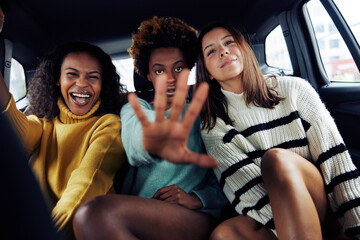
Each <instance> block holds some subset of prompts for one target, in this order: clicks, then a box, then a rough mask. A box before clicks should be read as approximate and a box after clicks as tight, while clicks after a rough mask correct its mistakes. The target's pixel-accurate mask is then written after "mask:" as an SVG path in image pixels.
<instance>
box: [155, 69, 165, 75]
mask: <svg viewBox="0 0 360 240" xmlns="http://www.w3.org/2000/svg"><path fill="white" fill-rule="evenodd" d="M162 73H164V70H162V69H157V70H155V74H156V75H159V74H162Z"/></svg>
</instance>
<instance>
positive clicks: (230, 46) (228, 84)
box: [202, 27, 244, 93]
mask: <svg viewBox="0 0 360 240" xmlns="http://www.w3.org/2000/svg"><path fill="white" fill-rule="evenodd" d="M202 52H203V56H204V62H205V67H206V69H207V70H208V72H209V73H210V78H211V79H213V78H215V79H216V81H218V82H219V84H220V85H221V87H222V88H223V89H225V90H227V91H232V92H237V93H240V92H242V83H241V73H242V71H243V68H244V65H243V57H242V54H241V50H240V48H239V46H238V44H237V43H236V42H235V40H234V37H233V36H232V35H231V34H230V33H229V31H227V30H226V29H224V28H221V27H218V28H215V29H213V30H211V31H209V32H208V33H206V34H205V36H204V38H203V39H202Z"/></svg>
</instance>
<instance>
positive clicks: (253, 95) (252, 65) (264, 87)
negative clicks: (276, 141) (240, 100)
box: [196, 23, 284, 131]
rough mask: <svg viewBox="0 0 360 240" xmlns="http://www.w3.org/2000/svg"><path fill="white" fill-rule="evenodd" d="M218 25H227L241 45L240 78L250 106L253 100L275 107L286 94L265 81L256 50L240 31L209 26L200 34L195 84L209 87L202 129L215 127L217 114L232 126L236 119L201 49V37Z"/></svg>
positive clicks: (258, 104) (201, 116)
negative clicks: (231, 114)
mask: <svg viewBox="0 0 360 240" xmlns="http://www.w3.org/2000/svg"><path fill="white" fill-rule="evenodd" d="M215 28H224V29H225V30H227V31H228V32H229V33H230V34H231V35H232V37H233V38H234V40H235V42H236V44H237V45H238V46H239V48H240V51H241V54H242V59H243V65H244V67H243V71H242V73H241V76H240V77H241V79H242V87H243V90H244V97H245V103H246V105H247V106H249V105H250V104H251V103H253V104H254V105H255V106H258V107H263V108H270V109H272V108H274V107H275V106H276V105H277V104H278V103H279V102H280V101H282V100H284V98H283V97H280V96H278V93H277V91H276V90H275V87H276V85H277V84H275V85H273V86H269V85H268V84H267V83H266V78H265V77H264V75H263V74H262V72H261V70H260V67H259V63H258V61H257V60H256V57H255V54H254V52H253V51H252V49H251V47H250V45H249V44H248V43H247V41H246V40H245V38H244V36H243V35H242V34H241V33H240V31H239V30H237V29H236V28H234V27H233V26H231V25H227V24H224V23H213V24H211V25H208V26H207V27H205V28H204V29H203V30H202V31H201V33H200V35H199V38H198V46H197V47H198V50H199V54H198V55H199V56H198V59H197V61H196V80H197V81H196V82H197V83H196V84H197V85H199V84H200V83H202V82H207V83H208V84H209V87H210V89H209V97H208V98H207V100H206V101H205V104H204V106H203V108H202V110H201V112H200V118H201V123H202V127H201V129H207V130H208V131H210V130H211V129H212V128H214V127H215V123H216V118H217V117H219V118H221V119H222V120H223V121H224V122H225V123H226V124H230V125H233V120H231V119H230V117H229V115H228V104H227V102H226V98H225V96H224V94H223V93H222V92H221V86H220V84H219V83H218V82H217V81H216V80H215V79H212V80H211V79H210V74H209V72H208V71H207V69H206V67H205V61H204V55H203V52H202V40H203V38H204V36H205V34H207V33H208V32H210V31H212V30H213V29H215ZM271 78H274V81H272V82H276V77H275V76H271ZM276 83H277V82H276Z"/></svg>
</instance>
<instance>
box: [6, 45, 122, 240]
mask: <svg viewBox="0 0 360 240" xmlns="http://www.w3.org/2000/svg"><path fill="white" fill-rule="evenodd" d="M120 92H125V89H124V88H123V86H122V85H121V84H120V77H119V75H118V74H117V73H116V69H115V66H114V65H113V64H112V61H111V58H110V56H109V55H108V54H106V53H105V52H104V51H103V50H101V49H100V48H99V47H97V46H95V45H92V44H89V43H85V42H70V43H66V44H63V45H60V46H58V47H57V48H56V49H55V50H54V51H53V52H51V53H50V54H48V55H47V56H46V57H45V58H44V59H43V61H42V62H41V63H40V65H39V67H38V68H37V70H36V72H35V75H34V78H33V79H32V80H31V81H30V86H29V93H28V96H29V102H30V105H29V110H28V111H27V115H25V114H24V113H22V112H20V111H19V110H17V108H16V105H15V101H14V98H13V97H12V95H11V94H10V92H9V91H8V89H7V87H6V85H5V82H4V80H3V78H2V76H1V77H0V112H2V114H3V115H5V116H6V117H7V118H8V119H9V120H10V122H11V123H12V125H13V127H14V130H15V132H16V133H17V135H18V136H19V138H20V139H21V141H22V143H23V146H24V149H25V150H26V152H27V153H28V154H29V155H30V164H31V166H32V168H33V170H34V173H35V176H36V177H37V180H38V182H39V184H40V187H41V189H42V191H43V194H44V196H45V198H46V200H47V201H48V206H49V208H50V210H51V214H52V218H53V221H54V223H55V226H56V227H57V229H58V231H59V232H60V233H61V234H63V235H65V236H66V237H67V238H69V239H71V238H72V237H73V231H72V218H73V215H74V213H75V211H76V209H77V208H78V207H79V206H80V205H81V204H83V203H85V202H86V201H87V200H89V199H90V198H92V197H95V196H97V195H103V194H107V193H110V192H113V178H114V175H115V173H116V172H117V170H118V169H119V168H120V166H121V165H122V163H123V162H124V159H125V152H124V148H123V145H122V142H121V137H120V129H121V124H120V118H119V115H118V114H119V112H120V108H121V106H122V104H123V103H124V102H125V101H124V97H123V96H121V95H120Z"/></svg>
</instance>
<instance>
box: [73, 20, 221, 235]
mask: <svg viewBox="0 0 360 240" xmlns="http://www.w3.org/2000/svg"><path fill="white" fill-rule="evenodd" d="M196 34H197V32H196V31H195V29H194V28H192V27H190V26H189V25H187V24H186V23H184V22H183V21H182V20H180V19H177V18H165V17H153V18H152V19H150V20H147V21H143V22H142V23H141V24H140V27H139V29H138V32H137V33H136V34H134V35H133V44H132V46H131V48H130V49H129V52H130V55H131V56H132V57H133V58H134V60H135V64H134V65H135V69H136V71H137V72H138V73H139V74H140V75H142V76H144V77H146V78H147V79H148V80H149V81H151V82H152V83H153V84H154V86H155V94H157V92H158V91H160V92H161V93H163V97H162V99H163V104H164V106H162V107H160V108H161V109H162V112H163V116H164V115H165V116H166V117H168V116H169V115H170V116H169V118H176V119H179V117H180V118H182V117H183V114H184V112H185V111H186V109H187V106H186V107H185V108H184V109H182V108H181V109H177V108H176V105H177V104H175V103H174V101H177V100H175V99H174V95H175V93H177V94H178V90H179V92H181V95H183V97H185V96H186V94H187V89H188V88H187V86H186V82H187V75H186V73H187V74H188V73H189V70H188V69H187V68H192V67H193V66H194V62H195V57H196V55H195V51H194V47H195V44H196V39H197V35H196ZM184 74H185V75H184ZM180 75H182V76H183V79H182V80H183V81H182V82H181V84H180V85H179V84H178V83H177V81H178V80H179V78H180ZM155 98H156V97H155ZM183 100H185V99H183ZM139 101H140V105H141V108H142V109H143V111H144V114H145V117H146V118H149V119H151V120H154V119H155V118H156V116H155V111H154V108H157V106H156V104H155V106H154V104H152V103H148V102H146V101H145V100H142V99H139ZM172 104H173V105H172ZM171 106H174V108H175V109H173V107H171ZM139 107H140V106H139ZM121 120H122V125H123V128H122V133H121V135H122V140H123V142H124V147H125V150H126V154H127V157H128V161H129V163H130V165H132V166H134V167H136V168H137V172H136V176H135V177H134V178H133V179H132V181H133V182H132V189H131V191H130V195H107V196H102V197H97V198H95V199H94V200H92V201H91V202H89V203H88V204H87V205H85V206H84V207H82V208H81V209H80V210H79V211H78V213H77V214H76V218H75V221H74V223H75V233H76V236H77V238H78V239H143V240H144V239H207V238H208V237H209V234H210V232H211V230H212V227H213V224H214V223H215V221H216V220H215V219H216V218H218V217H219V214H220V210H221V208H222V207H223V206H224V205H225V203H226V199H225V196H224V195H223V193H222V191H221V190H220V188H219V185H218V183H217V180H216V178H215V176H214V174H213V172H212V170H208V169H205V168H201V167H198V166H196V165H179V164H174V163H170V162H168V161H166V158H167V154H171V155H178V157H180V158H183V157H184V155H186V154H188V153H189V150H188V149H187V147H188V148H189V149H190V150H191V151H194V152H197V153H203V152H204V149H203V144H202V142H201V136H200V121H199V119H197V121H196V122H195V124H194V126H193V127H192V129H191V127H190V128H189V129H188V131H189V132H190V137H189V140H188V141H187V143H185V144H184V145H183V146H184V148H185V149H184V151H183V152H181V153H179V152H174V151H172V146H171V143H170V144H169V145H166V144H168V143H167V142H161V141H159V140H158V139H157V138H156V137H154V138H153V137H151V136H150V137H149V140H150V141H152V142H153V143H154V144H158V147H159V148H161V149H164V150H165V151H166V149H167V151H168V152H167V153H160V154H158V156H157V157H156V156H153V155H151V154H149V153H148V152H146V151H145V149H144V147H143V145H142V129H141V123H140V122H139V120H137V117H136V115H135V112H134V110H133V109H132V107H131V105H130V104H127V105H125V106H124V107H123V108H122V110H121ZM190 126H191V125H190ZM164 130H165V131H166V124H164V125H162V127H161V130H160V131H164ZM164 143H165V145H163V144H164ZM160 156H161V157H160ZM129 178H132V176H129ZM78 217H79V218H78Z"/></svg>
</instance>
